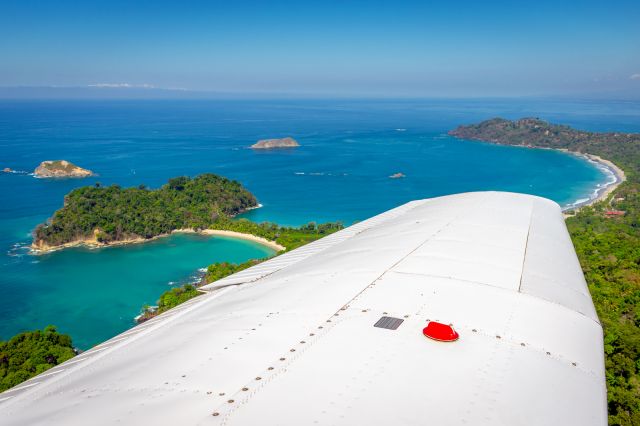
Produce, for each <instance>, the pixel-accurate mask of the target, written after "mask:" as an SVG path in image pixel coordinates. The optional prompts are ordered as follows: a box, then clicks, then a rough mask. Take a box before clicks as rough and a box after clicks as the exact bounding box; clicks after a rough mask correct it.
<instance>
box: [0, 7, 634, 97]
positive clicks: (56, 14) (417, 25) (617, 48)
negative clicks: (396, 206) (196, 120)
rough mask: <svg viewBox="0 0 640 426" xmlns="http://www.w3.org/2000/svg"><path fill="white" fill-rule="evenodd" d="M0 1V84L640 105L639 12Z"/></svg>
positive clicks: (612, 9)
mask: <svg viewBox="0 0 640 426" xmlns="http://www.w3.org/2000/svg"><path fill="white" fill-rule="evenodd" d="M560 3H561V2H560V1H559V0H556V1H538V2H523V1H516V0H512V1H504V2H488V1H478V0H467V1H439V2H431V1H427V0H424V1H417V2H411V1H400V0H397V1H385V2H382V1H375V0H370V1H335V2H334V1H328V0H325V1H315V2H302V1H298V2H285V1H277V0H269V1H267V0H265V1H244V0H239V1H236V0H233V1H224V2H219V1H214V0H209V1H201V2H199V1H184V2H177V1H176V2H163V1H161V0H157V1H153V2H151V1H109V2H106V1H105V2H95V1H89V0H87V1H78V2H70V1H65V0H59V1H49V2H37V1H30V0H21V1H8V0H0V86H89V85H131V86H153V87H158V88H179V89H188V90H194V91H212V92H232V93H257V94H269V93H280V94H282V93H284V94H287V93H289V94H310V95H327V96H332V95H344V96H350V95H353V96H367V95H369V96H417V97H420V96H425V97H430V96H456V97H457V96H463V97H464V96H521V95H552V96H553V95H557V96H563V95H570V96H575V95H602V96H609V97H616V96H623V97H629V96H632V95H637V97H640V24H639V22H640V1H637V0H636V1H615V0H613V1H607V2H605V1H597V2H596V1H589V0H585V1H575V2H562V3H561V4H560Z"/></svg>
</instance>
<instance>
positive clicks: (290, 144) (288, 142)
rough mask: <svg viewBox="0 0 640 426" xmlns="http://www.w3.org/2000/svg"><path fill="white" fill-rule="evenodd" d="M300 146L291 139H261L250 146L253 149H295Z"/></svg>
mask: <svg viewBox="0 0 640 426" xmlns="http://www.w3.org/2000/svg"><path fill="white" fill-rule="evenodd" d="M297 146H300V144H299V143H298V142H297V141H296V140H295V139H293V138H290V137H286V138H282V139H263V140H259V141H258V142H256V143H254V144H253V145H251V148H253V149H273V148H295V147H297Z"/></svg>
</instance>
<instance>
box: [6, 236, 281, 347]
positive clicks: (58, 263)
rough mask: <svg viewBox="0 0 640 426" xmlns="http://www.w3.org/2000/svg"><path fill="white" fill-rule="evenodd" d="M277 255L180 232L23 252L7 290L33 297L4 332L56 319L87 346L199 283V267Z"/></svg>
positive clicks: (77, 341)
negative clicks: (168, 294) (140, 240)
mask: <svg viewBox="0 0 640 426" xmlns="http://www.w3.org/2000/svg"><path fill="white" fill-rule="evenodd" d="M273 253H274V252H273V250H271V249H269V248H267V247H265V246H263V245H260V244H257V243H253V242H250V241H244V240H238V239H233V238H227V237H210V236H200V235H192V234H175V235H172V236H169V237H166V238H160V239H158V240H154V241H152V242H149V243H145V244H135V245H130V246H123V247H109V248H104V249H98V250H91V249H87V248H70V249H66V250H61V251H57V252H52V253H49V254H45V255H40V256H27V257H26V258H20V257H18V258H17V259H15V262H16V263H17V264H19V265H22V267H21V268H16V269H14V270H13V271H11V272H10V274H9V275H7V276H4V277H3V280H6V282H7V283H8V284H9V285H8V287H7V285H6V284H5V288H4V292H5V293H7V292H9V293H17V294H23V293H28V297H27V298H26V303H19V306H20V308H19V309H15V307H14V308H13V309H12V311H11V315H12V316H13V317H12V318H11V320H10V321H6V320H5V321H3V322H2V329H3V331H4V332H6V333H11V332H12V331H11V328H14V329H16V328H17V329H30V328H33V327H34V326H41V325H43V324H47V323H53V324H55V325H57V326H58V327H59V329H61V330H63V331H65V332H67V333H70V334H71V335H72V336H73V340H74V344H75V345H77V346H78V347H80V348H87V347H90V346H92V345H94V344H96V343H99V342H101V341H104V340H106V339H108V338H109V337H111V336H113V335H114V333H116V332H118V331H122V330H125V329H126V328H128V327H130V326H131V325H132V322H133V317H134V316H135V315H137V313H139V311H140V308H141V307H142V305H143V304H145V303H147V304H150V305H154V304H155V302H156V300H157V299H158V295H159V294H160V293H162V292H163V291H165V290H168V289H169V288H170V286H172V285H179V284H184V283H187V282H194V281H196V280H197V279H198V274H197V272H198V271H197V268H200V267H203V266H206V265H208V264H210V263H213V262H219V261H231V262H242V261H245V260H247V259H252V258H262V257H266V256H270V255H272V254H273ZM8 269H9V268H8ZM169 280H173V281H169ZM23 297H24V296H23ZM7 302H8V300H6V299H5V300H3V304H6V303H7ZM14 303H18V301H16V302H14ZM8 325H11V328H9V327H8Z"/></svg>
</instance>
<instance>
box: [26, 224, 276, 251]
mask: <svg viewBox="0 0 640 426" xmlns="http://www.w3.org/2000/svg"><path fill="white" fill-rule="evenodd" d="M174 233H189V234H201V235H219V236H224V237H231V238H238V239H242V240H248V241H253V242H256V243H258V244H262V245H264V246H267V247H269V248H271V249H273V250H275V251H282V250H285V249H286V248H285V247H283V246H281V245H280V244H278V243H276V242H275V241H270V240H267V239H266V238H262V237H258V236H255V235H252V234H243V233H241V232H235V231H223V230H219V229H202V230H195V229H176V230H174V231H172V232H171V233H169V234H162V235H157V236H155V237H153V238H133V239H127V240H121V241H114V242H111V243H101V242H99V241H98V240H97V239H95V238H86V239H83V240H78V241H72V242H69V243H65V244H61V245H59V246H53V247H50V246H36V245H33V244H32V245H31V253H32V254H46V253H51V252H53V251H57V250H62V249H64V248H69V247H80V246H85V247H89V248H102V247H116V246H124V245H129V244H142V243H148V242H150V241H154V240H156V239H158V238H164V237H168V236H169V235H171V234H174Z"/></svg>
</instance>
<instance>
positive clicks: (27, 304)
mask: <svg viewBox="0 0 640 426" xmlns="http://www.w3.org/2000/svg"><path fill="white" fill-rule="evenodd" d="M494 116H503V117H507V118H518V117H522V116H539V117H541V118H545V119H549V120H552V121H555V122H560V123H563V124H569V125H573V126H576V127H579V128H583V129H587V130H619V131H636V130H640V124H639V123H640V120H639V117H640V104H638V103H628V102H627V103H619V102H618V103H616V102H609V103H606V102H605V103H603V102H568V101H563V102H559V101H542V100H529V101H526V102H525V101H522V100H511V101H495V100H493V101H489V100H484V101H479V100H470V101H463V100H460V101H376V102H373V101H344V100H341V101H329V100H325V101H101V102H99V101H75V102H70V101H42V102H36V101H28V102H27V101H21V102H18V101H15V102H9V101H1V102H0V168H3V167H11V168H12V169H16V170H24V171H32V170H33V169H34V168H35V167H36V166H37V165H38V163H39V162H40V161H42V160H46V159H67V160H70V161H73V162H74V163H77V164H79V165H80V166H82V167H86V168H89V169H92V170H94V171H96V172H97V173H99V175H100V176H99V177H96V178H89V179H84V180H46V179H35V178H33V177H31V176H28V175H23V174H0V191H1V193H2V197H3V198H2V203H0V292H1V293H0V294H2V297H1V298H0V338H6V337H9V336H11V335H13V334H15V333H17V332H19V331H23V330H28V329H33V328H36V327H43V326H46V325H47V324H56V325H57V326H58V327H59V328H60V330H61V331H63V332H66V333H69V334H71V336H72V337H73V339H74V342H75V343H76V345H77V346H79V347H81V348H86V347H89V346H90V345H92V344H95V343H97V342H100V341H102V340H104V339H106V338H108V337H110V336H113V335H115V334H117V333H118V332H121V331H123V330H125V329H126V328H128V327H129V326H131V324H132V319H133V317H134V316H135V315H136V314H137V313H138V311H139V308H140V306H141V305H143V304H144V303H151V304H153V303H154V302H155V300H156V299H157V297H158V295H159V294H160V293H161V292H162V291H164V290H166V289H168V288H170V286H172V285H178V284H179V283H182V282H187V281H189V280H190V279H193V274H194V272H195V271H196V270H197V269H198V268H201V267H205V266H207V265H208V264H210V263H212V262H215V261H222V260H226V261H235V262H239V261H243V260H246V259H250V258H255V257H263V256H265V255H267V254H268V253H269V251H268V249H266V248H264V247H262V246H259V245H256V244H254V243H250V242H247V241H238V240H229V239H224V238H206V237H201V236H194V235H175V236H172V237H169V238H165V239H160V240H157V241H155V242H152V243H148V244H144V245H135V246H128V247H113V248H107V249H100V250H87V249H68V250H65V251H60V252H56V253H51V254H48V255H45V256H38V257H36V256H31V255H29V254H27V249H26V246H27V245H28V244H29V242H30V236H29V235H30V232H31V230H32V229H33V228H34V227H35V226H36V225H37V224H38V223H40V222H42V221H44V220H46V219H47V217H49V216H50V215H51V214H52V213H53V212H54V211H55V210H56V209H57V208H59V207H60V206H61V205H62V202H63V197H64V195H65V194H66V193H67V192H69V191H70V190H71V189H73V188H75V187H78V186H82V185H91V184H94V183H95V182H98V181H99V182H101V183H102V184H111V183H118V184H120V185H123V186H130V185H139V184H146V185H148V186H151V187H157V186H159V185H161V184H163V183H164V182H166V180H167V179H168V178H170V177H173V176H178V175H196V174H199V173H204V172H213V173H218V174H221V175H224V176H227V177H230V178H233V179H237V180H239V181H241V182H242V183H243V184H245V186H246V187H247V188H248V189H249V190H250V191H252V192H253V193H254V194H256V196H257V197H258V199H259V201H260V202H261V203H262V204H263V205H264V207H263V208H261V209H257V210H254V211H251V212H249V213H247V214H246V216H247V217H250V218H251V219H254V220H258V221H262V220H271V221H276V222H279V223H282V224H289V225H298V224H302V223H306V222H308V221H318V222H321V221H328V220H341V221H343V222H345V223H346V224H349V223H351V222H353V221H355V220H361V219H365V218H367V217H370V216H372V215H374V214H376V213H379V212H381V211H384V210H386V209H389V208H392V207H394V206H396V205H398V204H401V203H404V202H407V201H409V200H412V199H417V198H425V197H432V196H438V195H444V194H450V193H456V192H465V191H475V190H507V191H516V192H526V193H532V194H537V195H542V196H545V197H548V198H551V199H553V200H555V201H557V202H559V203H560V204H563V205H566V204H570V203H572V202H575V201H576V200H578V199H581V198H585V197H589V195H590V194H591V193H592V192H593V189H594V187H595V186H596V185H598V184H599V183H602V182H603V181H604V179H605V176H604V175H603V173H602V172H601V171H600V170H598V169H597V168H595V167H593V166H592V165H591V164H589V163H587V162H586V161H583V160H581V159H578V158H576V157H573V156H569V155H565V154H562V153H558V152H553V151H543V150H532V149H523V148H513V147H500V146H494V145H488V144H483V143H477V142H470V141H461V140H456V139H454V138H450V137H448V136H447V135H446V132H447V130H449V129H451V128H453V127H455V126H457V125H458V124H461V123H471V122H476V121H479V120H483V119H487V118H491V117H494ZM280 136H293V137H295V138H296V139H298V141H299V142H300V143H301V145H302V146H301V147H300V148H296V149H293V150H280V151H267V152H257V151H253V150H250V149H248V148H247V147H248V146H249V145H251V144H252V143H254V142H255V141H256V140H257V139H262V138H268V137H280ZM396 172H402V173H404V174H405V175H407V177H406V178H404V179H397V180H394V179H389V178H388V176H389V175H391V174H393V173H396Z"/></svg>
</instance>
